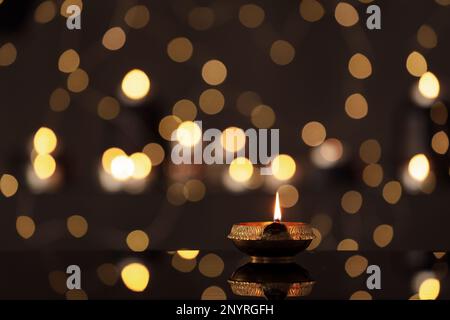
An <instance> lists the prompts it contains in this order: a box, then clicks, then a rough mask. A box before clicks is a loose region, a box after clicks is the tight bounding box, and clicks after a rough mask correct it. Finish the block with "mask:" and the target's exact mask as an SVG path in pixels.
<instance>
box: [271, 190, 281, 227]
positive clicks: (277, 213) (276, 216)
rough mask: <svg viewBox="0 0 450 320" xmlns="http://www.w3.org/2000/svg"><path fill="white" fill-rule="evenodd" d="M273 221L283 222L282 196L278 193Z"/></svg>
mask: <svg viewBox="0 0 450 320" xmlns="http://www.w3.org/2000/svg"><path fill="white" fill-rule="evenodd" d="M273 221H281V210H280V196H279V195H278V192H277V196H276V198H275V210H274V212H273Z"/></svg>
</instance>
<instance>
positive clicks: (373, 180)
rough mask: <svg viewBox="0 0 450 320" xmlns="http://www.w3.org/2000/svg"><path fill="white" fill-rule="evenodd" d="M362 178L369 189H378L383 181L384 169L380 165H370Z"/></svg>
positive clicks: (365, 169)
mask: <svg viewBox="0 0 450 320" xmlns="http://www.w3.org/2000/svg"><path fill="white" fill-rule="evenodd" d="M362 178H363V181H364V183H365V184H367V185H368V186H369V187H372V188H375V187H378V186H379V185H380V184H381V182H382V181H383V168H382V167H381V166H380V165H379V164H375V163H372V164H369V165H367V166H366V167H365V168H364V170H363V174H362Z"/></svg>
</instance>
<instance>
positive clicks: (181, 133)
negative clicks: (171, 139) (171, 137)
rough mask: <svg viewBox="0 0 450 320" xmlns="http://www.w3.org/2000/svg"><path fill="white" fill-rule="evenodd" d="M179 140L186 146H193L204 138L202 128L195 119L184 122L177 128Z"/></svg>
mask: <svg viewBox="0 0 450 320" xmlns="http://www.w3.org/2000/svg"><path fill="white" fill-rule="evenodd" d="M176 137H177V141H178V142H179V143H180V144H181V145H182V146H184V147H193V146H195V145H196V144H197V143H199V142H200V141H201V139H202V129H201V128H200V126H199V125H198V124H197V123H195V122H193V121H184V122H182V123H181V124H180V125H179V126H178V128H177V130H176Z"/></svg>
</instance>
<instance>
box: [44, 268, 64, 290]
mask: <svg viewBox="0 0 450 320" xmlns="http://www.w3.org/2000/svg"><path fill="white" fill-rule="evenodd" d="M48 281H49V284H50V287H51V288H52V289H53V290H54V291H55V292H56V293H59V294H65V293H66V291H67V282H66V281H67V274H66V273H65V272H63V271H60V270H54V271H50V273H49V274H48Z"/></svg>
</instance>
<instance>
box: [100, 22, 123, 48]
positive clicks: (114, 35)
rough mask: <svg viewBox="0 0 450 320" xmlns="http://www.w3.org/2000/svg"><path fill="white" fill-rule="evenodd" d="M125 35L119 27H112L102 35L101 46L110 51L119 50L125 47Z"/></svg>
mask: <svg viewBox="0 0 450 320" xmlns="http://www.w3.org/2000/svg"><path fill="white" fill-rule="evenodd" d="M126 40H127V35H126V34H125V31H123V29H122V28H121V27H112V28H111V29H108V30H107V31H106V32H105V34H104V35H103V39H102V44H103V46H104V47H105V48H106V49H108V50H111V51H115V50H119V49H120V48H122V47H123V46H124V45H125V41H126Z"/></svg>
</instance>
